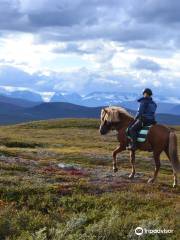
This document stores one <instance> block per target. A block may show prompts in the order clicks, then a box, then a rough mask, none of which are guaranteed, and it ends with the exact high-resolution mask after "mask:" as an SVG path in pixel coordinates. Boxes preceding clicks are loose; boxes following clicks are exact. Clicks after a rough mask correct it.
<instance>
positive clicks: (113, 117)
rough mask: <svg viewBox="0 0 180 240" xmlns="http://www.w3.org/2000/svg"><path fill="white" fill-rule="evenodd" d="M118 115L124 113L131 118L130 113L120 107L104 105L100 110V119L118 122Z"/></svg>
mask: <svg viewBox="0 0 180 240" xmlns="http://www.w3.org/2000/svg"><path fill="white" fill-rule="evenodd" d="M120 115H124V116H126V117H128V118H132V115H131V114H130V113H128V111H127V110H126V109H124V108H122V107H116V106H111V107H106V108H104V109H102V111H101V121H105V120H107V121H109V122H119V121H120Z"/></svg>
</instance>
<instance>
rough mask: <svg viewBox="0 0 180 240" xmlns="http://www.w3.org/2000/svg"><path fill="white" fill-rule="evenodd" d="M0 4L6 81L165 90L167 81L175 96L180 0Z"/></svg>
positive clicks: (47, 87) (45, 87)
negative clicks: (147, 87) (150, 87)
mask: <svg viewBox="0 0 180 240" xmlns="http://www.w3.org/2000/svg"><path fill="white" fill-rule="evenodd" d="M0 6H1V8H0V51H1V59H0V66H2V67H0V81H1V82H2V85H4V86H5V85H11V86H17V87H25V88H33V89H36V90H38V91H54V90H55V89H57V90H58V91H61V90H63V91H65V90H68V91H73V89H76V91H78V92H81V93H82V92H83V91H84V92H87V91H94V90H96V89H97V88H98V89H101V90H102V91H108V90H112V91H114V90H117V91H121V90H122V89H123V88H124V89H125V90H127V91H138V89H141V88H142V87H145V86H147V85H150V86H152V87H155V88H158V87H159V88H160V87H161V88H162V89H164V91H165V92H166V91H167V90H166V88H168V87H167V86H166V85H167V84H166V83H167V79H168V84H169V88H170V89H172V92H173V93H174V92H176V94H178V93H177V91H175V90H173V89H174V86H176V85H178V86H179V84H177V83H178V81H179V80H178V79H179V78H180V72H179V68H180V63H179V57H180V56H179V54H178V52H179V51H178V50H179V47H180V33H179V22H180V15H179V11H180V3H179V1H177V0H174V1H171V2H170V1H169V0H159V1H156V0H144V1H141V0H128V1H127V0H120V1H117V0H111V1H109V0H91V1H89V0H73V1H72V0H71V1H70V0H61V1H59V0H51V1H49V0H0ZM3 66H4V68H3ZM27 70H28V71H27ZM162 70H163V71H162ZM29 72H31V74H30V73H29ZM47 72H49V75H48V74H46V73H47ZM163 74H166V77H164V76H163ZM32 83H33V84H32ZM32 85H33V86H32ZM122 86H123V87H122ZM129 86H132V87H131V88H129ZM167 93H168V91H167Z"/></svg>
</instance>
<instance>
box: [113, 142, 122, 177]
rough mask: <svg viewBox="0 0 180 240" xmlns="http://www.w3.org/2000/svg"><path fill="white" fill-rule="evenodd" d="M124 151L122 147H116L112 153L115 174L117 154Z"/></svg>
mask: <svg viewBox="0 0 180 240" xmlns="http://www.w3.org/2000/svg"><path fill="white" fill-rule="evenodd" d="M123 150H124V149H123V147H122V146H118V147H117V148H116V149H115V150H114V151H113V171H114V172H117V171H118V168H117V154H118V153H120V152H122V151H123Z"/></svg>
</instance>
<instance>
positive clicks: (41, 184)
mask: <svg viewBox="0 0 180 240" xmlns="http://www.w3.org/2000/svg"><path fill="white" fill-rule="evenodd" d="M98 127H99V121H98V120H94V119H64V120H52V121H39V122H31V123H27V124H19V125H14V126H6V127H0V144H1V145H0V239H2V240H3V239H6V240H8V239H12V240H15V239H17V240H34V239H37V240H38V239H39V240H42V239H50V240H51V239H52V240H56V239H57V240H61V239H65V240H80V239H82V240H86V239H87V240H96V239H98V240H124V239H132V240H135V239H172V240H176V239H179V234H180V232H179V229H180V227H179V220H180V219H179V216H180V204H179V203H180V195H179V193H180V188H179V187H178V188H176V189H173V188H172V180H173V179H172V169H171V166H170V163H169V162H168V160H167V158H166V156H165V155H164V154H163V155H162V158H161V159H162V167H161V170H160V174H159V176H158V179H157V182H156V183H155V184H153V185H147V183H146V182H147V179H148V177H149V176H150V175H152V172H153V167H154V166H153V164H152V154H151V153H147V152H138V153H137V158H136V169H137V172H140V173H141V174H142V176H141V177H139V178H137V179H135V180H134V181H130V180H129V179H128V178H127V177H126V176H121V175H118V174H121V173H122V172H130V170H131V168H130V164H129V154H128V152H123V153H122V154H120V155H119V157H118V165H119V166H118V167H119V173H117V174H116V175H113V174H112V170H111V168H112V157H111V156H112V151H113V149H114V148H115V147H116V146H117V145H118V142H117V140H116V136H115V134H114V133H111V134H109V135H107V136H103V137H102V136H100V135H99V132H98ZM176 129H177V134H178V139H179V142H178V144H179V145H178V149H180V127H176ZM58 163H68V164H69V163H70V164H78V166H80V167H81V171H64V170H62V169H59V168H58V167H57V164H58ZM109 175H110V177H108V176H109ZM137 226H143V227H145V228H149V229H163V228H166V229H173V230H174V232H173V234H170V235H169V234H156V235H143V237H140V238H137V236H136V235H135V234H134V229H135V228H136V227H137Z"/></svg>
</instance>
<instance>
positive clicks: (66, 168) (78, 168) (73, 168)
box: [58, 163, 81, 170]
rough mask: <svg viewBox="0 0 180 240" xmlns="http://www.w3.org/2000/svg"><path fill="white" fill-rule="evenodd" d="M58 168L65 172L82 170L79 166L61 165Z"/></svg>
mask: <svg viewBox="0 0 180 240" xmlns="http://www.w3.org/2000/svg"><path fill="white" fill-rule="evenodd" d="M58 167H59V168H62V169H64V170H81V168H80V167H79V165H74V164H66V163H59V164H58Z"/></svg>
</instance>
